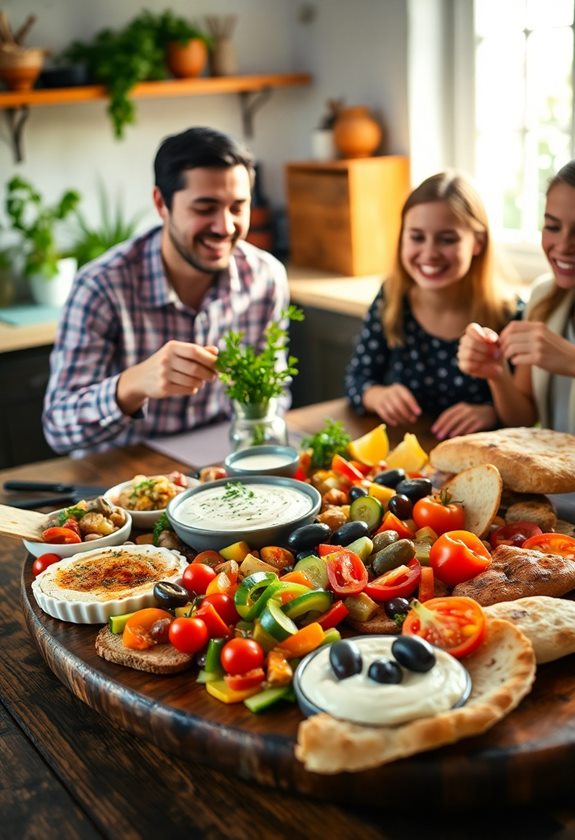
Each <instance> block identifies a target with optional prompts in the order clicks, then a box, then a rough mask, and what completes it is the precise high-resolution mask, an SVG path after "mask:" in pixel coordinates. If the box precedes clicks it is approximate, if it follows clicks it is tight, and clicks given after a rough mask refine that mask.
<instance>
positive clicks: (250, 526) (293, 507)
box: [167, 475, 321, 551]
mask: <svg viewBox="0 0 575 840" xmlns="http://www.w3.org/2000/svg"><path fill="white" fill-rule="evenodd" d="M320 507H321V495H320V493H319V491H318V490H316V488H315V487H312V486H311V484H305V482H303V481H298V480H297V479H294V478H286V477H285V476H266V475H254V476H233V477H228V478H222V479H219V480H218V481H210V482H209V483H207V484H202V485H200V486H199V487H192V488H191V489H190V490H185V491H184V492H183V493H180V494H179V495H178V496H176V497H175V499H172V501H171V502H170V504H169V505H168V508H167V511H168V518H169V520H170V523H171V525H172V528H173V529H174V531H175V532H176V534H177V535H178V536H179V538H180V539H181V540H182V541H183V542H184V543H186V545H189V546H191V547H192V548H193V549H195V550H196V551H204V550H205V549H208V548H213V549H215V550H216V551H218V550H219V549H220V548H224V547H225V546H227V545H231V544H232V543H234V542H237V541H238V540H245V542H247V544H248V545H249V547H250V548H262V547H263V546H265V545H285V544H286V541H287V538H288V536H289V535H290V533H291V532H292V531H293V530H294V529H295V528H299V526H300V525H307V524H308V523H309V522H313V520H314V519H315V517H316V515H317V513H318V512H319V509H320Z"/></svg>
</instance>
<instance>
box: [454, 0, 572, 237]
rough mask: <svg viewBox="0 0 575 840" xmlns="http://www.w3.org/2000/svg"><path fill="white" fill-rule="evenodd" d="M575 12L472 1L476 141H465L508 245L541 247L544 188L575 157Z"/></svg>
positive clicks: (543, 3)
mask: <svg viewBox="0 0 575 840" xmlns="http://www.w3.org/2000/svg"><path fill="white" fill-rule="evenodd" d="M574 6H575V2H574V0H503V2H502V0H474V2H473V31H474V39H475V49H474V51H473V54H472V55H473V57H474V67H473V70H472V78H473V101H474V111H475V119H474V127H475V136H474V137H473V138H471V137H470V136H469V135H468V140H470V141H471V142H472V155H473V174H474V176H475V181H476V183H477V185H478V187H479V188H480V190H481V194H482V196H483V198H484V200H485V203H486V205H487V208H488V211H489V217H490V219H491V224H492V228H493V230H494V232H496V235H497V237H498V238H499V239H500V240H503V241H504V242H507V243H508V244H513V243H521V242H523V243H528V242H531V243H534V244H537V243H538V241H539V231H540V227H541V220H542V218H543V205H544V200H545V198H544V197H545V190H546V186H547V182H548V180H549V178H550V177H551V176H552V175H553V174H554V173H555V172H556V171H557V170H558V169H559V168H560V167H561V166H563V164H565V163H567V161H568V160H570V159H571V158H572V157H574V156H575V147H574V120H575V117H574V97H573V83H574V78H575V65H574V48H573V45H574V32H575V28H574ZM455 107H457V102H455ZM470 157H471V156H470ZM470 162H471V160H470Z"/></svg>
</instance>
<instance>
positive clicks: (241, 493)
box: [223, 481, 254, 502]
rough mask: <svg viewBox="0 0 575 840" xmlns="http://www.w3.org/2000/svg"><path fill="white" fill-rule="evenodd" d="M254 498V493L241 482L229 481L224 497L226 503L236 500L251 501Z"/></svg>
mask: <svg viewBox="0 0 575 840" xmlns="http://www.w3.org/2000/svg"><path fill="white" fill-rule="evenodd" d="M253 496H254V491H253V490H250V489H249V487H247V486H246V485H245V484H242V483H241V481H228V482H227V484H226V489H225V492H224V496H223V501H224V502H232V501H234V500H235V499H251V498H253Z"/></svg>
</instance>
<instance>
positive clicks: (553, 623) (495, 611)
mask: <svg viewBox="0 0 575 840" xmlns="http://www.w3.org/2000/svg"><path fill="white" fill-rule="evenodd" d="M484 610H485V614H486V615H489V616H491V617H492V618H503V619H505V620H506V621H510V622H511V623H512V624H514V625H515V626H516V627H519V629H520V630H521V631H522V632H523V633H525V635H526V636H527V638H528V639H530V641H531V644H532V645H533V649H534V651H535V657H536V659H537V664H538V665H541V664H542V663H543V662H553V660H555V659H560V658H561V657H562V656H567V655H568V654H570V653H575V601H571V600H568V599H566V598H552V597H551V596H550V595H533V596H532V597H530V598H518V599H517V600H516V601H502V602H501V603H499V604H492V605H491V606H490V607H485V608H484Z"/></svg>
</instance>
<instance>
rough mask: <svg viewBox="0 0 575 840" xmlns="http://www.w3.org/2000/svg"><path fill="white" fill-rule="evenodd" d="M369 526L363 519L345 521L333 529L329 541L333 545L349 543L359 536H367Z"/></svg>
mask: <svg viewBox="0 0 575 840" xmlns="http://www.w3.org/2000/svg"><path fill="white" fill-rule="evenodd" d="M368 534H369V526H368V524H367V522H364V521H363V519H354V520H353V521H352V522H345V523H344V524H343V525H341V526H340V527H339V528H338V529H337V531H334V532H333V534H332V536H331V539H330V542H331V543H333V545H349V544H350V543H352V542H353V541H354V540H358V539H359V538H360V537H367V536H368Z"/></svg>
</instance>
